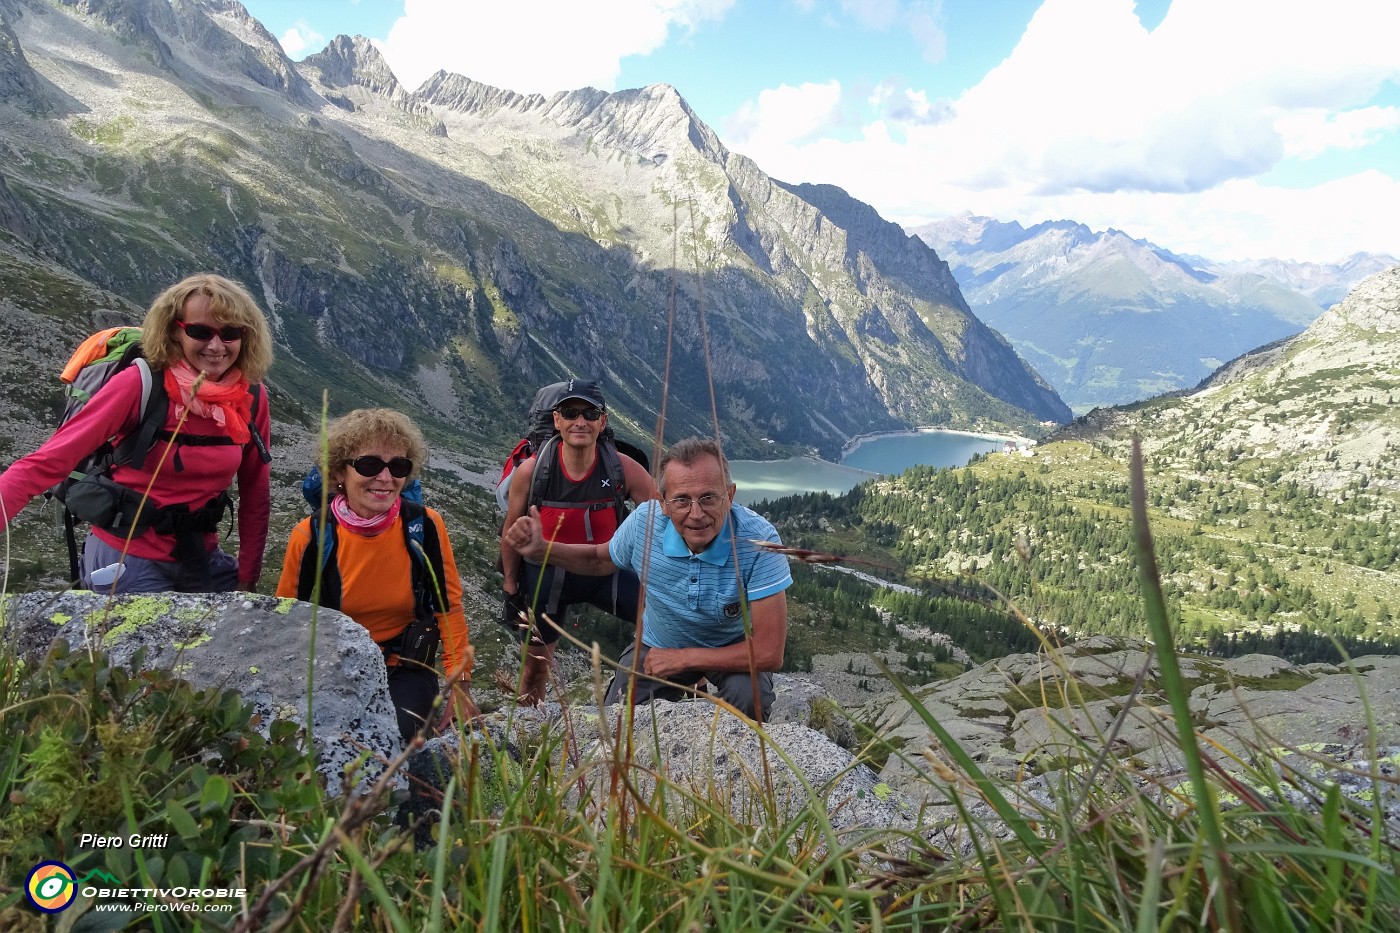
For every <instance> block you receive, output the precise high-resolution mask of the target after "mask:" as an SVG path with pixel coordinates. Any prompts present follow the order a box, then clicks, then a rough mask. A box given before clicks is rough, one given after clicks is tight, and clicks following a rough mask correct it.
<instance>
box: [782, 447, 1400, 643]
mask: <svg viewBox="0 0 1400 933" xmlns="http://www.w3.org/2000/svg"><path fill="white" fill-rule="evenodd" d="M1237 479H1238V477H1237ZM1258 479H1260V480H1262V482H1259V483H1250V484H1246V485H1245V486H1242V485H1241V484H1240V483H1239V482H1238V481H1235V482H1219V481H1215V480H1212V479H1204V480H1203V479H1197V478H1189V479H1185V478H1177V477H1166V478H1163V479H1161V480H1159V481H1158V482H1156V483H1155V484H1153V486H1152V487H1151V488H1150V489H1149V493H1148V495H1149V506H1150V511H1151V513H1152V516H1153V522H1154V525H1153V540H1154V544H1155V554H1156V560H1157V565H1158V568H1159V570H1160V572H1161V575H1162V578H1163V584H1164V590H1165V597H1166V601H1167V607H1168V611H1169V613H1170V617H1171V619H1172V622H1173V624H1174V625H1175V626H1176V630H1177V632H1178V635H1179V638H1178V641H1179V643H1180V644H1181V645H1182V646H1183V647H1190V648H1195V649H1198V650H1203V651H1208V652H1210V653H1213V654H1226V655H1234V654H1244V653H1250V652H1255V651H1260V652H1267V653H1270V654H1277V655H1281V656H1284V657H1287V658H1289V659H1290V660H1294V661H1298V662H1308V661H1337V660H1340V658H1341V656H1342V652H1343V651H1345V652H1346V653H1347V654H1349V655H1352V656H1358V655H1364V654H1377V653H1382V654H1394V653H1400V637H1397V634H1396V631H1395V617H1394V607H1393V606H1392V605H1391V603H1390V602H1389V601H1388V599H1387V598H1385V595H1384V594H1382V595H1380V596H1377V595H1376V594H1375V593H1373V592H1370V591H1368V590H1367V589H1366V588H1365V587H1364V586H1361V585H1356V584H1355V581H1357V580H1361V581H1364V580H1365V579H1366V578H1367V577H1368V576H1369V575H1371V574H1374V573H1375V572H1376V571H1379V570H1380V569H1382V568H1388V567H1390V566H1393V565H1394V562H1395V560H1396V558H1397V556H1400V528H1397V527H1396V524H1395V523H1391V524H1389V525H1387V524H1384V523H1380V522H1377V521H1376V520H1375V518H1376V515H1377V514H1378V513H1383V512H1384V511H1385V509H1386V508H1387V506H1386V504H1385V502H1384V501H1383V500H1382V499H1381V498H1380V497H1378V496H1377V495H1375V494H1373V493H1371V492H1369V491H1368V490H1367V489H1366V488H1365V485H1364V484H1358V486H1357V488H1353V489H1346V490H1342V491H1341V493H1340V494H1339V495H1338V496H1337V497H1336V499H1335V500H1334V499H1333V498H1330V497H1326V496H1321V495H1318V494H1317V493H1316V491H1314V490H1310V489H1307V488H1305V487H1302V486H1300V484H1298V483H1297V482H1282V483H1280V482H1277V479H1278V477H1273V478H1272V479H1273V480H1275V481H1274V482H1269V481H1267V480H1268V479H1269V477H1268V476H1267V475H1264V476H1260V477H1258ZM1245 488H1248V489H1249V490H1250V492H1244V491H1242V490H1243V489H1245ZM1129 495H1130V491H1129V486H1128V481H1127V477H1126V475H1125V474H1124V475H1121V476H1120V475H1114V473H1113V471H1111V470H1107V471H1106V470H1101V469H1100V470H1080V471H1064V470H1055V469H1051V468H1050V467H1049V466H1047V465H1045V464H1041V465H1040V466H1039V467H1032V468H1030V469H1027V468H1026V467H1024V466H1019V465H1017V466H1010V465H1008V461H1007V459H1006V458H1004V457H996V456H992V457H984V458H980V460H979V461H978V462H974V464H972V465H971V466H969V467H967V468H963V469H938V468H933V467H915V468H913V469H910V470H909V471H907V472H905V473H904V474H902V475H901V476H899V477H896V478H890V479H883V480H878V481H873V482H870V483H866V484H863V485H861V486H859V487H857V488H856V489H854V490H852V491H851V492H850V493H847V494H845V495H843V496H836V497H833V496H831V495H828V494H826V493H812V494H807V495H802V496H793V497H789V498H785V499H780V500H777V501H775V502H769V503H764V504H763V505H762V506H761V510H762V511H763V512H764V513H765V514H766V515H767V516H768V517H769V518H770V520H772V521H773V522H774V523H775V524H776V525H777V526H778V527H779V528H780V529H781V530H782V532H783V535H784V539H785V541H787V542H788V543H790V544H793V545H796V546H799V547H806V548H813V549H817V550H821V551H826V552H831V553H840V554H843V555H846V556H850V557H854V558H858V559H860V560H864V561H869V562H871V563H873V564H876V565H879V566H882V567H883V568H885V569H884V570H882V571H880V572H881V573H882V574H883V575H885V576H886V577H888V578H889V579H891V580H895V581H897V582H900V583H904V584H907V585H910V586H913V587H915V588H916V589H917V590H918V594H917V595H913V596H910V595H899V594H885V595H882V596H878V597H877V596H876V595H874V590H875V588H874V587H872V588H871V590H872V593H871V596H870V598H871V600H872V601H876V602H878V603H879V604H881V605H883V606H886V607H887V608H888V609H889V610H890V611H892V612H893V613H894V614H895V615H896V616H897V617H898V618H900V619H901V620H903V621H910V622H915V621H917V622H918V623H919V624H923V625H927V626H928V627H930V628H932V629H933V630H935V631H946V632H947V633H948V634H950V635H954V640H955V642H956V643H958V644H959V645H963V646H964V647H965V648H966V650H968V651H969V653H970V654H972V655H973V656H974V657H979V658H984V657H992V656H996V655H999V654H1005V653H1009V652H1012V651H1018V650H1025V647H1023V645H1024V644H1025V642H1024V641H1023V640H1022V638H1021V637H1019V635H1017V634H1016V633H1017V632H1026V631H1027V624H1029V625H1031V626H1034V627H1038V628H1040V629H1041V630H1042V631H1044V632H1047V633H1055V634H1056V635H1058V636H1059V637H1064V638H1077V637H1080V636H1085V635H1091V634H1108V635H1129V636H1141V635H1144V634H1145V633H1146V625H1145V619H1144V616H1143V608H1142V598H1141V590H1140V586H1139V577H1138V561H1137V556H1136V550H1135V545H1134V541H1133V537H1132V528H1131V524H1130V520H1129V512H1128V506H1129ZM1342 571H1347V573H1345V574H1344V573H1343V572H1342ZM796 598H797V599H798V600H799V601H801V600H802V599H805V598H809V597H807V596H805V594H803V593H800V592H799V593H797V594H796ZM952 606H960V607H964V606H978V607H980V609H979V610H976V611H970V610H965V609H958V610H956V611H955V610H954V609H953V608H951V607H952ZM1013 607H1014V612H1013ZM1020 616H1023V617H1024V619H1025V622H1020V621H1018V620H1019V617H1020ZM999 619H1000V620H1012V621H1014V622H1015V624H1014V625H1013V624H1004V623H1003V624H998V620H999Z"/></svg>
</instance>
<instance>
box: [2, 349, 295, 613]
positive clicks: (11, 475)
mask: <svg viewBox="0 0 1400 933" xmlns="http://www.w3.org/2000/svg"><path fill="white" fill-rule="evenodd" d="M155 377H156V378H157V379H159V378H161V373H159V372H157V373H156V374H155ZM140 407H141V374H140V373H139V372H138V371H137V369H136V367H134V366H133V367H129V368H127V369H124V370H122V371H121V372H119V373H117V374H116V375H115V376H113V377H112V379H111V381H110V382H108V383H107V384H106V385H105V386H103V387H102V388H101V390H99V391H98V393H97V394H96V395H94V396H93V397H92V400H91V401H90V402H88V403H87V405H85V406H84V407H83V409H82V410H81V411H80V412H78V414H77V415H75V416H74V417H73V420H71V421H69V422H68V423H67V424H64V425H63V426H61V427H60V428H59V429H58V430H57V431H55V432H54V435H53V437H51V438H49V439H48V441H46V442H45V443H44V444H43V445H42V446H41V447H40V448H39V449H38V450H36V451H34V453H32V454H30V455H29V456H27V457H21V458H20V459H19V460H16V461H15V462H14V464H13V465H11V466H10V468H9V469H7V470H6V471H5V472H4V473H3V474H0V513H3V514H0V529H3V528H5V527H6V526H8V524H9V522H10V520H11V519H12V518H13V517H14V516H15V515H17V514H19V512H20V511H21V510H22V509H23V508H24V507H25V506H26V505H28V504H29V502H30V500H31V499H33V498H34V497H35V496H37V495H39V494H40V493H42V492H43V491H44V490H46V489H48V488H49V487H51V486H53V485H54V484H55V483H57V482H58V481H59V480H62V479H63V478H65V477H66V476H68V474H69V473H71V472H72V471H73V468H74V467H76V466H77V465H78V463H79V462H80V461H81V460H82V459H83V458H84V457H86V456H87V455H88V454H90V453H92V452H93V451H94V450H96V449H97V448H98V447H100V446H101V445H102V442H103V441H105V440H107V439H108V438H121V437H124V436H125V435H126V434H128V433H130V432H131V431H132V430H134V429H135V428H136V426H137V424H138V422H139V421H140V417H141V412H140V410H139V409H140ZM271 424H272V419H271V416H270V415H269V413H268V403H267V392H266V390H265V389H264V391H263V393H262V400H261V401H260V402H259V404H258V412H257V415H256V416H255V418H254V425H253V427H254V428H255V429H256V430H257V431H258V433H259V434H261V435H262V437H263V440H264V441H268V440H270V437H271ZM175 426H176V420H175V405H174V403H173V402H172V403H171V404H170V407H169V409H168V411H167V414H166V419H165V430H167V431H173V430H175ZM180 431H181V432H182V433H184V434H191V435H194V434H214V435H217V434H220V433H222V431H221V430H220V428H219V426H218V425H216V424H215V423H214V422H213V421H212V420H210V419H208V418H201V417H199V416H198V415H194V414H191V415H189V417H187V418H186V419H185V423H184V425H183V426H182V427H181V428H180ZM173 447H174V449H171V448H172V445H171V444H170V443H169V442H167V441H161V440H157V441H156V442H155V443H154V444H153V445H152V446H151V450H150V453H148V454H147V455H146V462H145V464H144V465H143V466H142V468H141V469H140V470H135V469H132V468H131V467H129V466H119V467H115V468H113V470H112V479H114V480H116V481H117V482H118V483H121V484H122V485H123V486H126V487H127V488H128V489H134V490H136V491H137V492H145V491H146V489H147V487H148V486H149V488H150V496H151V501H152V502H153V503H154V504H155V505H157V506H167V505H188V506H189V507H190V508H191V509H198V508H199V507H200V506H203V505H204V504H205V503H207V502H208V501H209V500H210V499H212V498H214V497H215V496H217V495H218V494H219V493H221V492H223V491H224V490H225V489H228V488H229V487H230V486H232V485H233V481H234V478H235V477H237V479H238V582H239V585H241V586H251V585H253V584H255V583H257V581H258V577H259V576H261V574H262V562H263V549H264V548H265V547H266V545H267V523H268V514H269V511H270V509H271V489H270V485H269V484H270V478H271V470H270V468H269V465H268V464H266V463H263V462H262V457H261V456H259V454H258V450H257V446H256V445H254V444H251V443H250V444H245V445H244V446H242V447H239V446H236V445H215V446H187V445H181V444H178V443H177V444H175V445H173ZM167 451H169V453H168V454H167ZM176 451H178V452H179V458H178V460H179V463H178V466H179V469H178V470H177V469H176V466H177V464H176ZM92 533H93V534H95V535H97V536H98V537H99V538H101V539H102V540H103V541H105V542H107V543H108V544H110V545H112V546H113V547H115V548H118V549H121V548H122V547H123V546H124V545H125V540H124V539H123V538H122V537H121V536H119V535H114V534H112V533H111V532H108V531H104V530H102V529H100V528H94V529H92ZM205 543H206V544H207V545H208V547H209V549H210V550H211V551H212V550H213V549H214V548H216V547H218V543H219V538H218V535H217V534H214V533H210V534H207V535H205ZM174 544H175V541H174V538H173V537H172V536H171V535H162V534H158V533H156V532H155V531H154V530H151V529H147V530H146V531H144V532H143V533H142V534H140V535H139V536H137V537H136V538H134V539H133V540H132V542H131V549H130V553H131V554H132V555H133V556H135V557H142V558H146V559H148V560H161V561H168V560H170V559H171V557H170V555H171V552H172V550H173V548H174Z"/></svg>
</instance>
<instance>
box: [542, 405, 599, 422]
mask: <svg viewBox="0 0 1400 933" xmlns="http://www.w3.org/2000/svg"><path fill="white" fill-rule="evenodd" d="M554 413H555V414H556V415H558V416H559V417H560V418H563V419H564V420H565V421H573V420H574V419H575V418H577V417H578V416H579V415H583V420H584V421H597V420H598V419H599V418H601V417H603V409H601V408H597V407H595V406H592V405H590V406H589V407H587V408H574V407H573V406H570V407H568V408H556V409H554Z"/></svg>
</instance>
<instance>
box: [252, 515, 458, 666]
mask: <svg viewBox="0 0 1400 933" xmlns="http://www.w3.org/2000/svg"><path fill="white" fill-rule="evenodd" d="M426 512H427V514H428V517H429V518H430V519H432V522H433V525H434V526H435V527H436V528H437V535H438V541H439V542H440V543H441V545H442V569H443V576H444V577H445V579H444V580H443V581H442V584H443V588H444V590H445V591H446V593H447V611H446V612H440V613H437V620H438V630H439V631H440V632H442V655H443V658H442V659H443V670H444V671H446V672H447V673H448V674H452V673H453V672H455V671H457V670H458V668H459V667H462V665H463V664H465V667H462V679H463V680H470V679H471V672H472V661H473V660H474V658H475V651H474V650H473V649H472V646H471V641H470V639H469V637H468V635H467V617H466V614H465V613H463V611H462V580H461V577H459V576H458V575H457V561H456V559H455V558H454V557H453V556H452V544H451V542H450V541H448V539H447V528H446V527H445V526H444V524H443V521H442V516H441V515H439V514H438V513H437V512H436V511H434V510H433V509H427V510H426ZM311 521H312V520H311V519H310V518H304V519H302V520H301V521H300V522H299V523H298V524H297V526H296V527H295V528H293V529H292V535H291V538H290V539H288V541H287V554H286V557H284V558H283V560H282V577H281V579H279V580H278V581H277V595H278V596H285V597H290V598H292V599H295V598H296V595H297V581H298V579H299V577H300V575H301V560H302V555H303V554H305V553H306V548H307V545H309V544H310V543H311ZM335 552H336V563H337V565H338V567H339V569H340V591H341V595H340V611H341V612H343V613H345V614H346V615H347V616H349V617H350V618H352V619H354V620H355V621H356V622H358V623H360V624H361V625H363V626H364V627H365V628H366V629H368V630H369V634H370V637H371V638H373V639H374V640H375V641H388V640H389V639H390V638H393V637H394V636H395V635H397V634H399V632H402V631H403V630H404V627H405V626H407V625H408V623H409V622H410V621H412V619H413V585H412V582H411V581H412V578H413V564H412V560H413V558H412V557H411V556H410V555H409V553H408V549H407V548H406V547H405V546H404V534H403V518H402V516H400V517H399V518H398V519H396V520H395V521H394V524H393V525H391V526H389V527H388V528H386V529H384V531H383V532H381V533H380V534H378V535H375V536H374V537H372V538H366V537H364V536H363V535H357V534H355V533H354V532H353V531H348V530H347V529H345V528H338V529H336V546H335Z"/></svg>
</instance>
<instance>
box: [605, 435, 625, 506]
mask: <svg viewBox="0 0 1400 933" xmlns="http://www.w3.org/2000/svg"><path fill="white" fill-rule="evenodd" d="M598 455H599V456H600V457H602V458H603V469H604V470H606V471H607V474H608V477H609V478H610V479H611V480H612V490H613V508H614V509H615V510H616V512H617V523H618V524H619V525H621V524H622V522H623V519H625V518H626V517H627V477H626V476H624V475H623V472H622V458H621V457H619V456H618V454H617V444H615V443H614V442H613V439H612V437H611V436H608V437H600V438H598Z"/></svg>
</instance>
